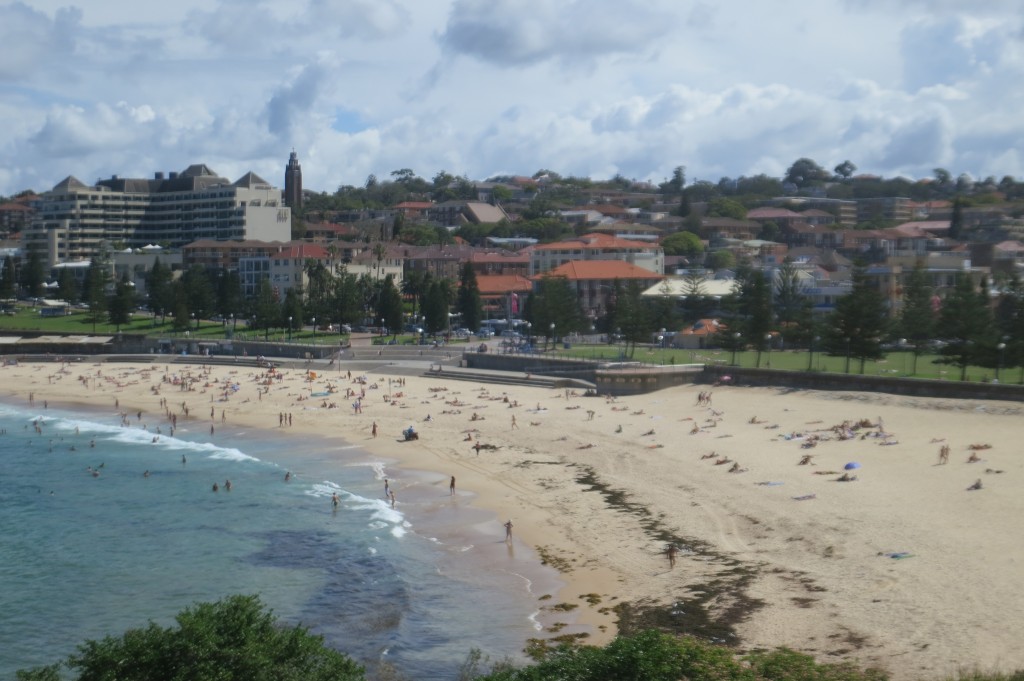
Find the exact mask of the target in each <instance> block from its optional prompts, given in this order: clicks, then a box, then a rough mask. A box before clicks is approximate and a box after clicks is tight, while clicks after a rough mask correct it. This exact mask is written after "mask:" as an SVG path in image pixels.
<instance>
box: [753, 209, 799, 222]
mask: <svg viewBox="0 0 1024 681" xmlns="http://www.w3.org/2000/svg"><path fill="white" fill-rule="evenodd" d="M798 217H800V213H796V212H794V211H791V210H789V209H787V208H754V209H753V210H750V211H747V219H748V220H771V219H772V218H798Z"/></svg>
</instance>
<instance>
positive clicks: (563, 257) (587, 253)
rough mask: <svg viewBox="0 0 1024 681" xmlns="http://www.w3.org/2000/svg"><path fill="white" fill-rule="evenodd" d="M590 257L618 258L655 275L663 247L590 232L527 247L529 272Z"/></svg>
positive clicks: (662, 268)
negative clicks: (529, 249)
mask: <svg viewBox="0 0 1024 681" xmlns="http://www.w3.org/2000/svg"><path fill="white" fill-rule="evenodd" d="M591 260H602V261H609V260H619V261H622V262H626V263H629V264H631V265H635V266H636V267H639V268H642V269H645V270H648V271H649V272H653V273H654V274H655V275H657V277H660V276H661V275H662V274H664V272H665V251H663V250H662V249H661V246H659V245H657V244H651V243H645V242H643V241H632V240H628V239H620V238H618V237H614V236H610V235H608V234H599V233H591V234H584V235H583V236H580V237H576V238H575V239H568V240H566V241H557V242H555V243H550V244H541V245H538V246H534V247H533V248H532V249H531V251H530V276H536V275H539V274H545V273H547V272H550V271H552V270H554V269H557V268H558V267H560V266H562V265H564V264H566V263H569V262H575V261H591Z"/></svg>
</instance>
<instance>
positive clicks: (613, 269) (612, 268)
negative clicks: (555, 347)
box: [533, 260, 665, 322]
mask: <svg viewBox="0 0 1024 681" xmlns="http://www.w3.org/2000/svg"><path fill="white" fill-rule="evenodd" d="M545 276H550V277H565V278H566V279H567V280H568V281H569V283H570V284H571V285H572V286H573V288H574V290H575V291H576V296H577V298H578V299H579V302H580V308H581V309H582V310H583V313H584V314H585V315H586V316H587V317H588V318H589V319H590V320H591V321H592V322H593V321H596V320H597V319H598V318H599V317H603V316H604V315H605V313H606V312H607V311H608V300H609V298H610V297H611V295H612V293H613V292H614V290H615V284H616V282H618V283H619V284H622V285H625V284H627V283H629V282H636V283H637V284H638V285H639V286H640V288H641V289H648V288H650V287H651V286H654V285H655V284H657V283H658V282H659V281H661V280H662V279H664V278H665V277H664V275H661V274H655V273H654V272H651V271H650V270H648V269H645V268H643V267H638V266H637V265H634V264H632V263H628V262H625V261H622V260H574V261H571V262H567V263H565V264H563V265H559V266H558V267H556V268H554V269H553V270H549V271H548V272H546V273H544V274H542V275H538V276H534V277H533V280H534V281H537V280H540V279H542V278H543V277H545Z"/></svg>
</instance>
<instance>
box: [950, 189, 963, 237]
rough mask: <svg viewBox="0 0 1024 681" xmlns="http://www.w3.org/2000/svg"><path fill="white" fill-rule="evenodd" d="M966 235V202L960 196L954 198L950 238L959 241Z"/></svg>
mask: <svg viewBox="0 0 1024 681" xmlns="http://www.w3.org/2000/svg"><path fill="white" fill-rule="evenodd" d="M963 235H964V202H963V199H961V198H960V197H959V196H958V197H956V198H955V199H953V216H952V219H950V221H949V238H950V239H956V240H957V241H959V240H960V239H962V238H963Z"/></svg>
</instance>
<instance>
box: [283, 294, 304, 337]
mask: <svg viewBox="0 0 1024 681" xmlns="http://www.w3.org/2000/svg"><path fill="white" fill-rule="evenodd" d="M280 319H281V324H282V325H285V324H287V327H288V335H289V339H290V337H291V335H292V334H293V333H294V332H295V331H297V330H299V329H301V328H302V325H303V324H304V322H305V309H304V308H303V305H302V291H301V290H300V289H299V288H297V287H295V286H292V287H291V288H289V289H288V290H287V291H285V294H284V300H283V301H282V302H281V312H280Z"/></svg>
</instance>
